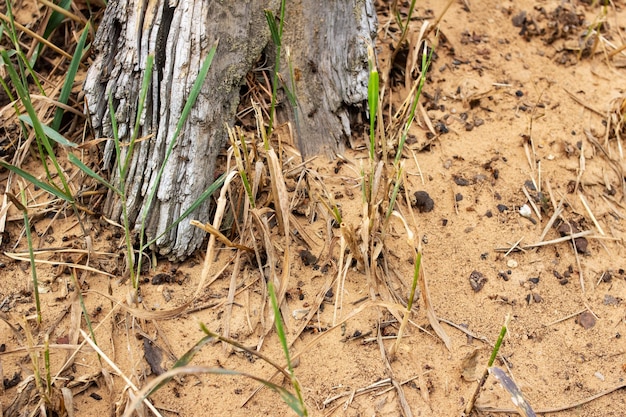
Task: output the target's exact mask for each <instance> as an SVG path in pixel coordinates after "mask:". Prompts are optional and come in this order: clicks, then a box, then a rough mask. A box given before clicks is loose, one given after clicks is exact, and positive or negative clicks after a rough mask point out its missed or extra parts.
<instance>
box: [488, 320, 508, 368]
mask: <svg viewBox="0 0 626 417" xmlns="http://www.w3.org/2000/svg"><path fill="white" fill-rule="evenodd" d="M509 320H510V316H508V315H507V316H506V319H505V320H504V325H503V326H502V329H500V335H499V336H498V341H497V342H496V345H495V346H494V347H493V350H492V351H491V356H490V357H489V362H488V363H487V367H491V366H492V365H493V363H494V361H495V360H496V356H498V351H499V350H500V346H501V345H502V341H503V340H504V336H505V335H506V332H507V326H508V323H509Z"/></svg>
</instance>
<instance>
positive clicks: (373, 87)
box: [367, 47, 380, 161]
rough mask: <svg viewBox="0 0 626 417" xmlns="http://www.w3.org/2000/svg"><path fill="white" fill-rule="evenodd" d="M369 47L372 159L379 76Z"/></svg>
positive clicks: (368, 87)
mask: <svg viewBox="0 0 626 417" xmlns="http://www.w3.org/2000/svg"><path fill="white" fill-rule="evenodd" d="M368 49H369V51H368V52H369V56H370V59H369V66H370V77H369V83H368V84H367V104H368V107H369V117H370V160H372V161H373V160H374V155H375V147H376V130H375V129H376V116H377V115H378V94H379V88H380V87H379V83H380V81H379V76H378V69H377V68H376V62H375V61H374V60H375V58H374V51H373V50H372V48H371V47H369V48H368Z"/></svg>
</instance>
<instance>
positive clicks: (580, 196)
mask: <svg viewBox="0 0 626 417" xmlns="http://www.w3.org/2000/svg"><path fill="white" fill-rule="evenodd" d="M578 198H579V199H580V202H581V203H583V206H584V207H585V210H587V213H588V214H589V217H591V221H593V224H594V225H595V226H596V229H598V232H600V234H601V235H602V236H605V233H604V230H602V227H601V226H600V223H598V220H597V219H596V216H594V215H593V212H592V211H591V207H589V203H587V199H586V198H585V196H584V195H583V194H582V193H581V192H580V191H578Z"/></svg>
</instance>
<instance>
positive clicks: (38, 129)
mask: <svg viewBox="0 0 626 417" xmlns="http://www.w3.org/2000/svg"><path fill="white" fill-rule="evenodd" d="M0 56H1V57H2V59H3V61H4V62H5V68H6V70H7V72H8V73H9V77H10V78H11V82H12V83H13V85H14V87H15V90H16V91H17V95H18V96H19V97H20V100H21V101H22V104H23V105H24V108H25V109H26V112H27V113H28V115H29V116H30V120H31V121H32V126H33V129H34V130H35V136H36V138H37V146H38V147H39V155H40V158H41V162H42V164H43V166H44V169H45V170H46V175H47V176H48V179H49V180H50V181H51V179H52V176H51V175H50V171H49V169H48V165H47V164H46V156H45V155H44V154H43V150H42V149H41V147H43V148H44V149H45V151H46V153H47V156H48V157H49V158H50V160H51V161H52V163H53V165H54V167H55V169H56V172H57V174H58V175H59V179H60V180H61V182H62V183H63V190H64V191H65V194H66V197H65V198H64V200H67V201H72V200H71V197H70V195H71V192H70V188H69V185H68V183H67V179H66V177H65V173H64V172H63V170H62V169H61V167H60V165H59V163H58V161H57V159H56V156H55V154H54V149H52V145H51V144H50V141H49V140H48V137H47V136H46V133H45V131H44V129H43V124H42V123H41V121H40V120H39V118H38V117H37V112H36V111H35V108H34V107H33V104H32V102H31V100H30V93H29V92H28V88H27V87H26V85H25V84H24V83H23V82H22V79H21V78H20V77H19V75H18V74H17V71H16V70H15V68H14V67H13V65H11V64H10V61H9V57H8V55H7V53H6V51H0ZM7 63H9V64H7ZM58 190H59V191H61V190H60V189H58ZM72 202H73V201H72Z"/></svg>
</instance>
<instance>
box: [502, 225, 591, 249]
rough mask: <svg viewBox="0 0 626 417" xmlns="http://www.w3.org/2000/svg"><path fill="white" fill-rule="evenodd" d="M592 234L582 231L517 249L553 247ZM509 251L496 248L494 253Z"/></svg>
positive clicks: (589, 231) (588, 231)
mask: <svg viewBox="0 0 626 417" xmlns="http://www.w3.org/2000/svg"><path fill="white" fill-rule="evenodd" d="M592 233H593V231H592V230H585V231H582V232H578V233H574V234H573V235H568V236H563V237H559V238H557V239H552V240H546V241H544V242H537V243H533V244H532V245H525V246H520V247H519V249H522V250H523V249H532V248H538V247H540V246H548V245H554V244H557V243H561V242H567V241H568V240H574V239H577V238H579V237H583V236H588V235H590V234H592ZM510 249H511V248H509V247H506V248H496V249H495V251H496V252H507V251H509V250H510Z"/></svg>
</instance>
